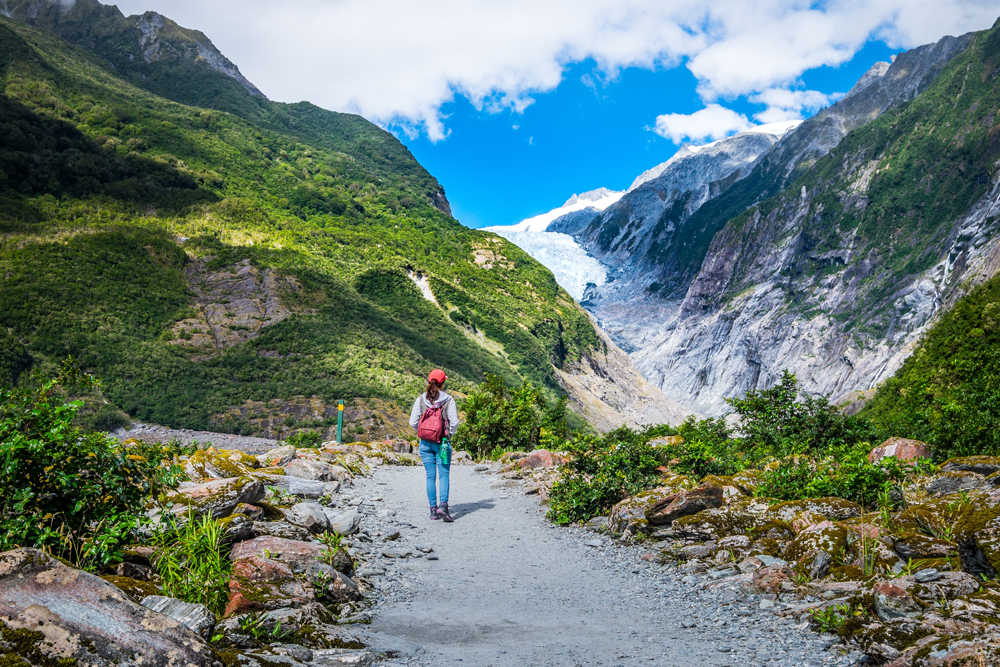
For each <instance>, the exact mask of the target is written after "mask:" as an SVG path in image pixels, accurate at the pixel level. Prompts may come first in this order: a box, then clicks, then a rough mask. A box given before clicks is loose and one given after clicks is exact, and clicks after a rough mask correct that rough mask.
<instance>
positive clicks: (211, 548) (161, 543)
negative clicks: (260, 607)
mask: <svg viewBox="0 0 1000 667" xmlns="http://www.w3.org/2000/svg"><path fill="white" fill-rule="evenodd" d="M156 542H157V551H156V556H155V558H154V564H155V565H156V571H157V573H158V574H159V575H160V581H161V583H162V586H163V592H164V594H166V595H169V596H171V597H175V598H178V599H179V600H183V601H185V602H191V603H196V604H203V605H205V606H206V607H208V608H209V609H210V610H211V611H212V612H213V613H215V615H216V616H218V617H221V616H222V614H223V613H224V612H225V609H226V604H227V602H228V600H229V575H230V573H231V571H232V565H231V563H230V562H229V558H228V557H227V556H226V554H224V553H223V548H222V532H221V530H220V529H219V524H218V523H217V522H216V521H215V520H214V519H213V518H212V517H211V516H210V515H208V514H206V515H204V516H202V517H200V518H197V519H196V518H194V517H193V516H188V517H187V521H186V522H185V523H184V525H183V526H182V527H180V528H179V529H178V530H177V531H176V532H173V531H170V530H167V531H163V532H160V533H158V534H157V536H156Z"/></svg>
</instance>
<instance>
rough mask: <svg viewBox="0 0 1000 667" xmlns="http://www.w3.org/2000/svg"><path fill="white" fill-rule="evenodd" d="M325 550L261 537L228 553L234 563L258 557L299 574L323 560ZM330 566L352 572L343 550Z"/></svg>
mask: <svg viewBox="0 0 1000 667" xmlns="http://www.w3.org/2000/svg"><path fill="white" fill-rule="evenodd" d="M326 550H327V547H325V546H323V545H322V544H316V543H315V542H299V541H296V540H286V539H282V538H280V537H271V536H262V537H255V538H254V539H252V540H247V541H246V542H240V543H239V544H236V545H234V546H233V549H232V551H231V552H230V553H229V558H230V560H232V561H234V562H235V561H237V560H240V559H243V558H249V557H251V556H260V557H262V558H269V559H273V560H277V561H280V562H282V563H285V564H286V565H288V566H289V567H290V568H291V570H292V572H295V573H301V572H305V571H306V570H307V569H308V568H309V566H310V565H312V564H313V563H317V562H320V561H321V560H322V559H323V558H324V555H323V554H324V552H325V551H326ZM332 565H333V567H334V568H335V569H336V570H338V571H340V572H343V573H345V574H351V573H352V572H353V562H352V561H351V557H350V555H349V554H348V553H347V551H346V550H345V549H343V548H341V549H339V550H338V551H337V554H336V556H335V557H334V561H333V564H332Z"/></svg>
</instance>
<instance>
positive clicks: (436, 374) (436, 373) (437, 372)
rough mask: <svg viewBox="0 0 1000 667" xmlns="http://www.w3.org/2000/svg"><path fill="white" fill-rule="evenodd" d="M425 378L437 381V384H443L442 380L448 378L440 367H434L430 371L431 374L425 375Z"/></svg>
mask: <svg viewBox="0 0 1000 667" xmlns="http://www.w3.org/2000/svg"><path fill="white" fill-rule="evenodd" d="M427 379H428V380H430V381H431V382H437V383H438V384H444V381H445V380H447V379H448V376H447V375H445V374H444V371H443V370H441V369H440V368H435V369H434V370H432V371H431V374H430V375H428V376H427Z"/></svg>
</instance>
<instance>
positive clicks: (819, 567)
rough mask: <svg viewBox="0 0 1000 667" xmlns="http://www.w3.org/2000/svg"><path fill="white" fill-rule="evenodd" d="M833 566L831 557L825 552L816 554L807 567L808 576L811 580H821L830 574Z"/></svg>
mask: <svg viewBox="0 0 1000 667" xmlns="http://www.w3.org/2000/svg"><path fill="white" fill-rule="evenodd" d="M832 565H833V556H831V555H830V554H829V553H828V552H826V551H818V552H816V556H815V557H814V558H813V561H812V565H810V566H809V576H810V577H812V578H813V579H822V578H823V577H825V576H826V575H828V574H829V573H830V567H831V566H832Z"/></svg>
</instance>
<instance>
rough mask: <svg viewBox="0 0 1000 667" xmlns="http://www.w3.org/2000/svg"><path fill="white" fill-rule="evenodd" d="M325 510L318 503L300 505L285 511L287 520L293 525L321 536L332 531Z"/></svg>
mask: <svg viewBox="0 0 1000 667" xmlns="http://www.w3.org/2000/svg"><path fill="white" fill-rule="evenodd" d="M324 509H325V508H324V507H323V506H322V505H319V504H318V503H298V504H297V505H292V506H291V507H290V508H288V509H287V510H285V519H286V520H287V521H288V523H290V524H292V525H295V526H299V527H300V528H305V529H306V530H308V531H309V532H310V533H312V534H314V535H319V534H321V533H325V532H327V531H328V530H330V520H329V519H328V518H327V517H326V513H325V512H324V511H323V510H324Z"/></svg>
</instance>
